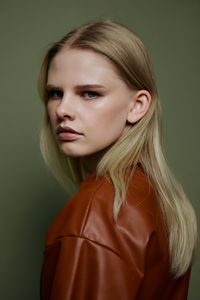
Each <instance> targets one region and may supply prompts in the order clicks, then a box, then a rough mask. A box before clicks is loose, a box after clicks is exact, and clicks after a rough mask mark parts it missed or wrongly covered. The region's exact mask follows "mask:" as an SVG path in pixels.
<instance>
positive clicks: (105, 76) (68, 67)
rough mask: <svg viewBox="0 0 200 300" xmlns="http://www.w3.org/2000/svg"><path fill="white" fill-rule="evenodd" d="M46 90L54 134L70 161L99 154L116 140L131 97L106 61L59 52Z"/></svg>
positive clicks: (69, 51)
mask: <svg viewBox="0 0 200 300" xmlns="http://www.w3.org/2000/svg"><path fill="white" fill-rule="evenodd" d="M47 92H48V104H47V112H48V115H49V119H50V123H51V126H52V130H53V133H54V135H55V137H56V140H57V142H58V144H59V147H60V149H61V150H62V151H63V152H64V153H65V154H66V155H69V156H73V157H83V156H87V155H91V154H94V153H97V152H99V151H102V150H104V149H106V148H107V147H108V146H110V145H111V144H113V143H114V142H115V141H116V140H117V139H118V138H119V137H120V136H121V134H122V133H123V131H124V129H125V127H126V125H127V115H128V112H129V110H130V105H131V103H132V101H133V94H134V92H133V91H132V90H130V89H129V88H128V86H127V85H126V84H125V83H124V82H123V81H122V80H121V79H120V77H119V76H118V74H117V72H116V71H115V69H114V67H113V66H112V64H111V63H110V62H109V60H108V59H107V58H106V57H104V56H103V55H101V54H98V53H95V52H93V51H91V50H82V49H62V50H61V52H59V53H58V54H57V55H56V56H55V58H54V59H53V60H52V62H51V64H50V68H49V72H48V79H47Z"/></svg>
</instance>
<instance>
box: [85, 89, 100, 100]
mask: <svg viewBox="0 0 200 300" xmlns="http://www.w3.org/2000/svg"><path fill="white" fill-rule="evenodd" d="M100 96H101V94H100V93H98V92H96V91H83V92H81V97H83V98H86V99H96V98H98V97H100Z"/></svg>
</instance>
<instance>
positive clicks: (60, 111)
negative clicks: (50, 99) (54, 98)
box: [56, 96, 75, 119]
mask: <svg viewBox="0 0 200 300" xmlns="http://www.w3.org/2000/svg"><path fill="white" fill-rule="evenodd" d="M56 114H57V116H58V118H61V119H65V118H68V119H75V107H74V103H73V99H72V97H69V96H67V97H63V98H62V100H61V101H60V103H59V105H58V107H57V110H56Z"/></svg>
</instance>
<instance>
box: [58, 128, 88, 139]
mask: <svg viewBox="0 0 200 300" xmlns="http://www.w3.org/2000/svg"><path fill="white" fill-rule="evenodd" d="M56 133H57V135H58V137H59V140H60V141H66V142H67V141H75V140H77V139H79V138H80V137H81V136H82V135H83V134H82V133H80V132H77V131H76V130H74V129H73V128H71V127H68V126H65V127H63V126H59V127H58V128H57V130H56Z"/></svg>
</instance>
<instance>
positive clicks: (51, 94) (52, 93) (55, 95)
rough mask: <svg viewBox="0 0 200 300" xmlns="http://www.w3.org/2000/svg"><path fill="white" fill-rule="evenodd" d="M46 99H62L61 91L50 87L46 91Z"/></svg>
mask: <svg viewBox="0 0 200 300" xmlns="http://www.w3.org/2000/svg"><path fill="white" fill-rule="evenodd" d="M47 95H48V99H62V98H63V92H62V91H60V90H56V89H50V90H48V91H47Z"/></svg>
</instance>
